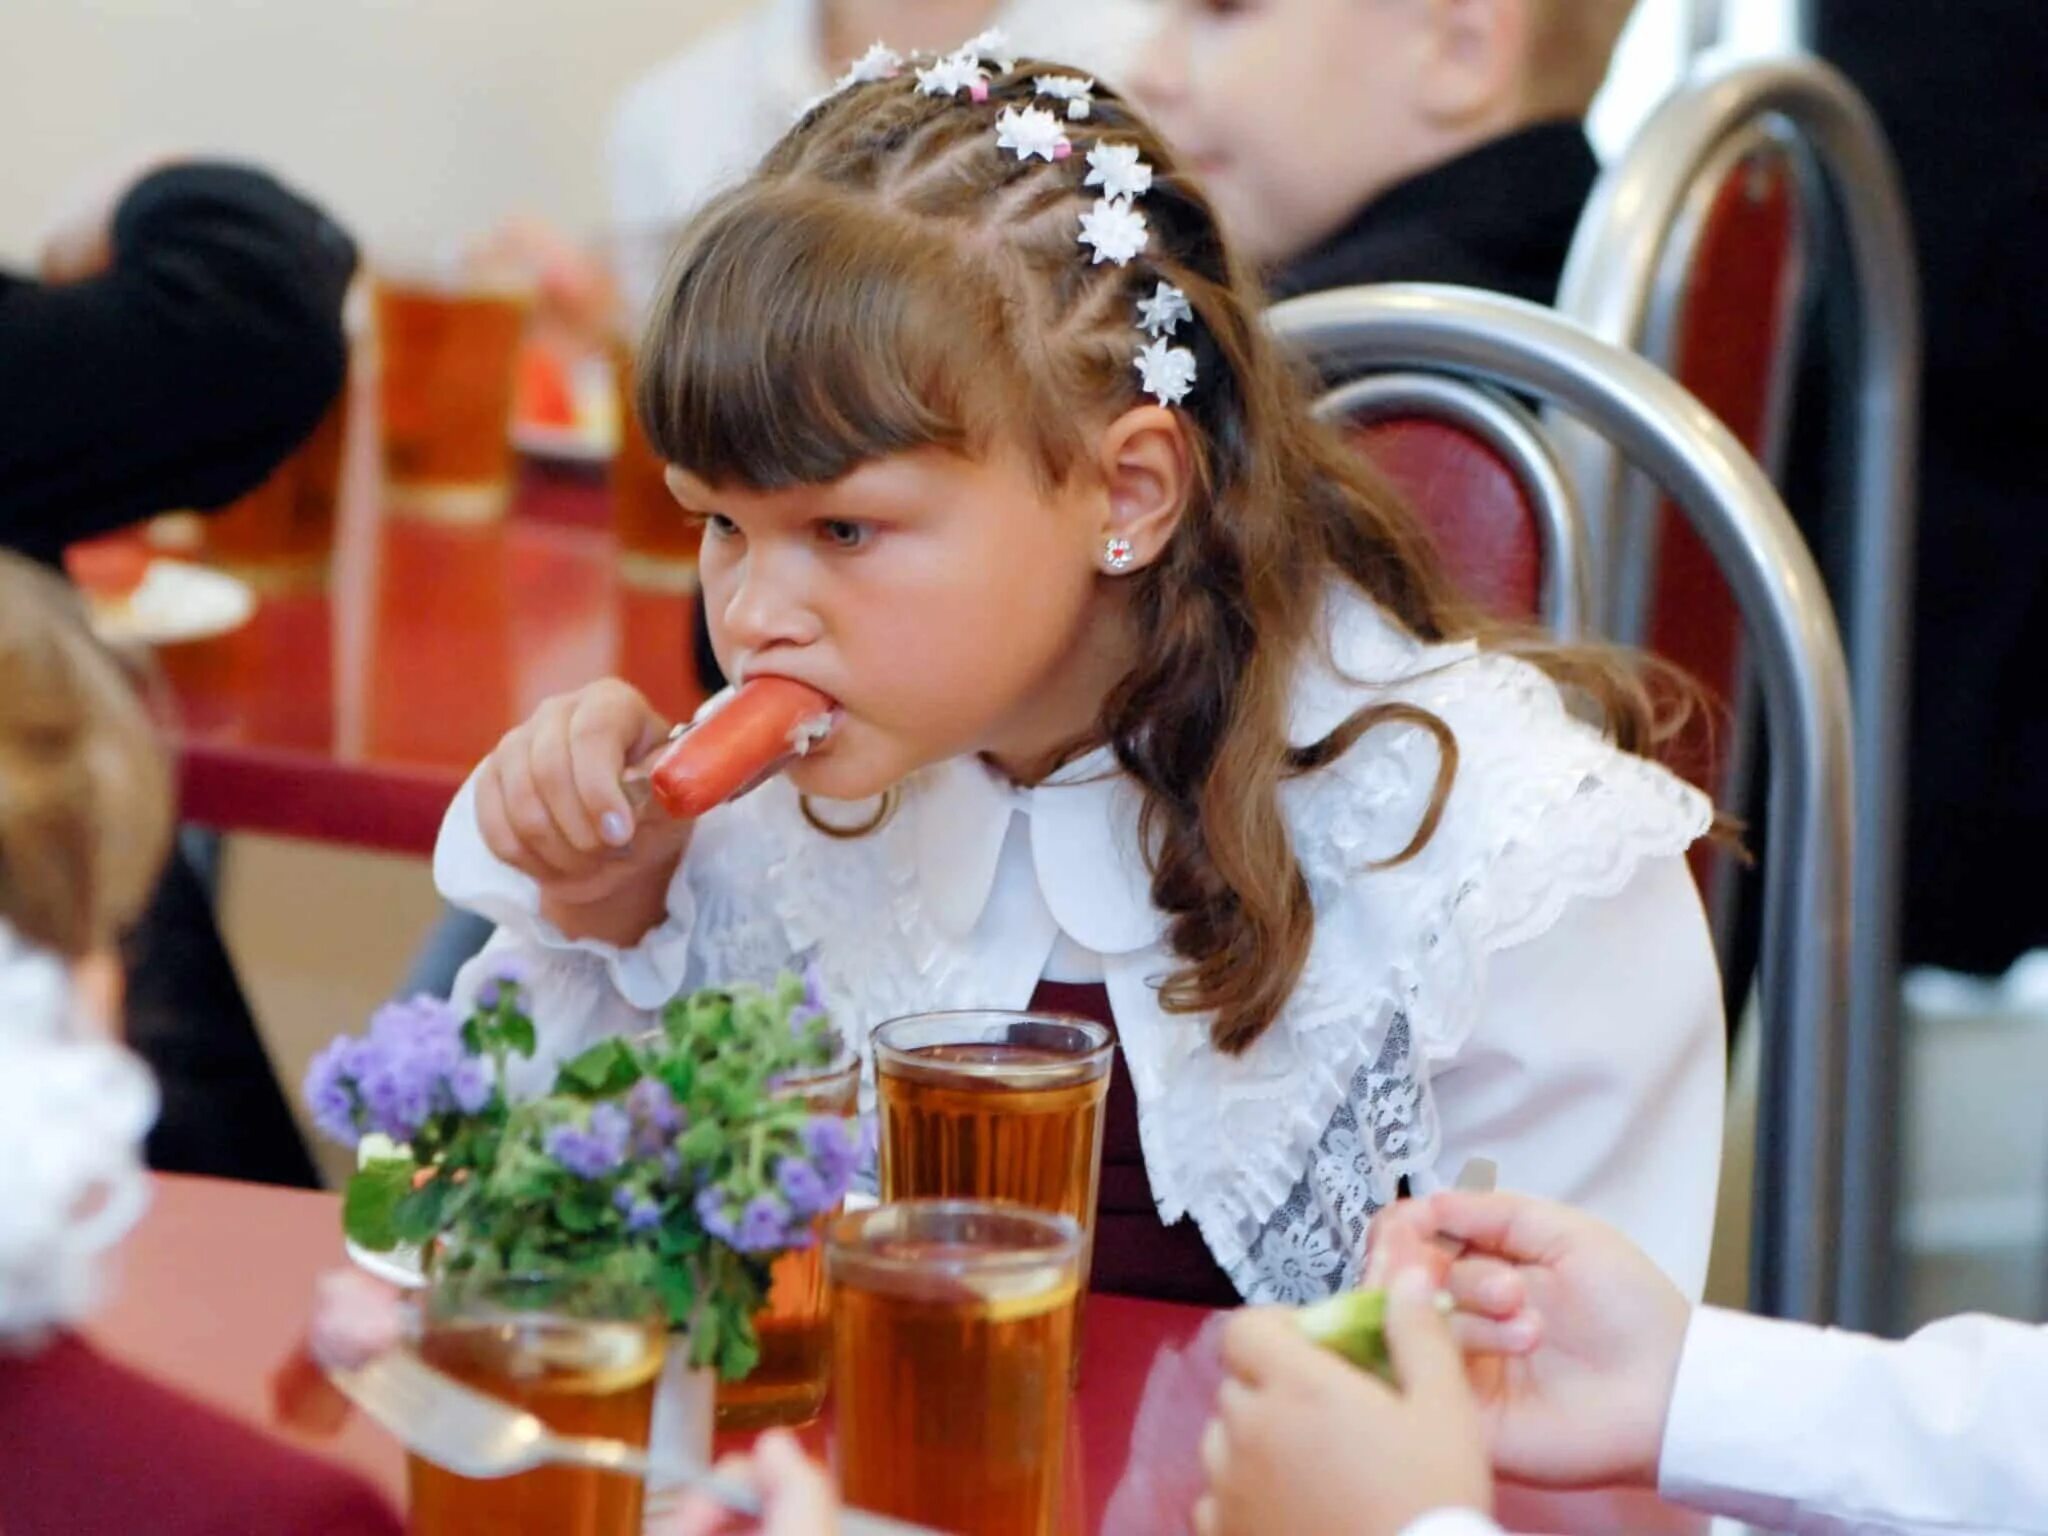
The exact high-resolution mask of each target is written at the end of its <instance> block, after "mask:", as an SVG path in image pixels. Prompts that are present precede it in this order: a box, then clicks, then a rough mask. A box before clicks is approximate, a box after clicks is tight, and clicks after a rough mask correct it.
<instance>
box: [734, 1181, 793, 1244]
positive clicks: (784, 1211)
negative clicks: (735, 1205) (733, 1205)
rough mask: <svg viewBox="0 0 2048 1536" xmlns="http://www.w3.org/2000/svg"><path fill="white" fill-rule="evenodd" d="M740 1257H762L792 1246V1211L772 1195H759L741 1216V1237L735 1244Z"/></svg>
mask: <svg viewBox="0 0 2048 1536" xmlns="http://www.w3.org/2000/svg"><path fill="white" fill-rule="evenodd" d="M732 1245H733V1247H735V1248H737V1249H739V1251H740V1252H741V1253H762V1252H765V1251H766V1250H768V1249H771V1248H785V1247H787V1246H788V1245H789V1207H788V1206H786V1205H784V1204H783V1203H782V1202H781V1201H780V1200H778V1199H776V1198H775V1197H774V1196H773V1195H756V1196H754V1198H753V1199H751V1200H749V1201H748V1202H747V1208H746V1209H745V1210H744V1211H742V1212H741V1213H740V1230H739V1235H738V1236H737V1237H735V1238H734V1239H733V1240H732Z"/></svg>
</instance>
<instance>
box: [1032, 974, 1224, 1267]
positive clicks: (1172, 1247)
mask: <svg viewBox="0 0 2048 1536" xmlns="http://www.w3.org/2000/svg"><path fill="white" fill-rule="evenodd" d="M1031 1006H1032V1009H1033V1010H1034V1011H1037V1012H1044V1013H1068V1014H1074V1015H1077V1016H1078V1017H1080V1018H1084V1019H1093V1020H1094V1021H1095V1022H1096V1023H1098V1024H1100V1025H1102V1026H1103V1027H1104V1028H1105V1029H1107V1030H1109V1032H1110V1033H1111V1034H1115V1033H1116V1020H1115V1019H1114V1018H1113V1017H1111V1015H1110V1011H1109V991H1108V989H1107V988H1105V987H1103V986H1101V985H1100V984H1095V983H1087V984H1084V983H1074V982H1063V981H1041V982H1040V983H1039V984H1038V990H1037V991H1036V992H1035V993H1033V994H1032V998H1031ZM1191 1027H1192V1026H1191ZM1118 1055H1119V1057H1121V1055H1122V1052H1121V1051H1119V1052H1118ZM1090 1283H1091V1286H1092V1288H1093V1289H1095V1290H1098V1291H1113V1292H1115V1293H1117V1294H1118V1295H1122V1296H1149V1297H1151V1298H1152V1299H1153V1300H1155V1301H1187V1302H1194V1303H1196V1304H1197V1305H1200V1306H1205V1307H1234V1306H1236V1305H1237V1302H1238V1296H1237V1288H1236V1287H1235V1286H1233V1285H1232V1284H1231V1283H1230V1279H1229V1277H1228V1276H1227V1275H1225V1274H1224V1273H1223V1271H1222V1269H1221V1268H1219V1267H1218V1265H1217V1263H1216V1260H1215V1258H1214V1257H1213V1256H1211V1254H1210V1252H1209V1248H1208V1245H1207V1244H1206V1243H1204V1242H1203V1241H1202V1234H1201V1233H1200V1232H1199V1231H1198V1230H1197V1229H1196V1227H1195V1224H1194V1222H1193V1221H1192V1220H1189V1219H1186V1218H1183V1219H1182V1220H1180V1221H1177V1222H1175V1223H1174V1224H1173V1225H1172V1226H1170V1227H1169V1226H1167V1225H1165V1224H1164V1223H1162V1222H1161V1221H1160V1219H1159V1207H1158V1206H1157V1205H1156V1204H1154V1203H1153V1199H1152V1177H1151V1175H1150V1174H1148V1173H1147V1172H1146V1171H1145V1152H1144V1148H1143V1147H1142V1146H1141V1145H1140V1144H1139V1141H1138V1095H1137V1093H1136V1091H1135V1090H1134V1089H1133V1088H1132V1087H1131V1074H1130V1073H1129V1072H1128V1071H1126V1070H1125V1069H1124V1067H1123V1064H1122V1062H1121V1060H1119V1061H1118V1062H1116V1063H1114V1064H1112V1066H1111V1068H1110V1074H1109V1101H1108V1103H1107V1104H1106V1105H1105V1106H1104V1112H1103V1126H1102V1188H1101V1190H1100V1192H1099V1193H1098V1194H1097V1196H1096V1201H1095V1271H1094V1274H1093V1276H1092V1278H1091V1282H1090Z"/></svg>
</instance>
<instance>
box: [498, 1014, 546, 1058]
mask: <svg viewBox="0 0 2048 1536" xmlns="http://www.w3.org/2000/svg"><path fill="white" fill-rule="evenodd" d="M500 1032H501V1034H502V1036H503V1038H504V1041H505V1044H506V1046H507V1047H508V1048H509V1049H511V1050H514V1051H517V1052H518V1053H519V1054H520V1055H521V1056H529V1057H530V1056H532V1055H533V1052H534V1047H535V1045H536V1044H538V1041H537V1039H536V1037H535V1035H534V1031H533V1020H531V1019H529V1018H528V1017H527V1016H526V1015H525V1014H523V1013H508V1014H506V1015H505V1022H504V1023H503V1024H502V1025H501V1026H500Z"/></svg>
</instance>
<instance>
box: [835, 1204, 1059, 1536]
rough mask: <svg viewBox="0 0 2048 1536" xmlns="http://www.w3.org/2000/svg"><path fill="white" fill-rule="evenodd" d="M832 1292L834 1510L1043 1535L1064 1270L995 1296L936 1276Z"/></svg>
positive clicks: (1000, 1533) (1055, 1471) (1051, 1484)
mask: <svg viewBox="0 0 2048 1536" xmlns="http://www.w3.org/2000/svg"><path fill="white" fill-rule="evenodd" d="M921 1248H922V1249H923V1250H925V1251H924V1252H920V1251H919V1250H920V1249H921ZM961 1251H962V1250H961V1249H960V1248H958V1247H957V1246H954V1247H950V1248H942V1247H940V1246H939V1245H936V1244H928V1245H919V1244H912V1243H904V1244H900V1245H898V1252H897V1253H894V1254H892V1257H895V1256H900V1257H903V1258H912V1259H915V1258H923V1257H927V1256H928V1257H930V1258H932V1259H934V1260H935V1261H937V1262H945V1261H946V1260H947V1259H949V1258H951V1257H953V1256H956V1255H958V1254H959V1253H960V1252H961ZM1012 1285H1014V1281H1011V1282H1010V1284H1009V1285H1006V1289H1010V1287H1011V1286H1012ZM833 1289H834V1295H833V1307H834V1311H835V1317H834V1328H833V1341H834V1342H833V1354H834V1359H833V1376H834V1381H835V1383H836V1386H835V1391H836V1393H837V1397H836V1407H835V1408H834V1410H833V1412H834V1420H835V1426H836V1427H835V1437H836V1440H835V1443H836V1456H837V1460H838V1466H839V1476H840V1486H841V1488H842V1490H843V1492H844V1494H845V1497H846V1501H847V1503H849V1504H851V1505H856V1506H858V1507H860V1508H863V1509H870V1510H874V1511H876V1512H878V1513H881V1514H887V1515H894V1516H896V1517H898V1518H899V1519H904V1520H913V1521H917V1522H919V1523H921V1524H924V1525H929V1526H933V1527H936V1528H938V1529H940V1530H946V1531H958V1532H962V1533H965V1536H1047V1533H1050V1532H1051V1531H1053V1530H1054V1529H1056V1527H1057V1525H1058V1521H1059V1512H1060V1500H1061V1493H1062V1482H1061V1468H1062V1463H1063V1459H1064V1453H1065V1447H1066V1440H1067V1404H1068V1389H1067V1362H1068V1360H1069V1358H1070V1357H1071V1355H1072V1353H1073V1344H1074V1315H1075V1307H1074V1303H1075V1299H1076V1294H1077V1293H1076V1289H1075V1286H1074V1282H1073V1278H1072V1272H1071V1269H1068V1270H1065V1271H1064V1272H1063V1271H1062V1269H1061V1268H1060V1267H1059V1266H1057V1265H1048V1266H1047V1272H1046V1276H1045V1278H1044V1280H1043V1282H1042V1283H1040V1284H1038V1285H1037V1286H1034V1287H1030V1288H1027V1289H1025V1290H1024V1291H1023V1293H1022V1294H1019V1293H1018V1291H1017V1290H1015V1289H1010V1294H1007V1295H1001V1296H989V1295H984V1294H980V1293H979V1292H977V1291H976V1290H975V1289H973V1288H972V1282H971V1281H963V1280H961V1279H957V1278H955V1279H948V1278H945V1277H941V1276H923V1277H914V1278H910V1279H908V1280H907V1282H906V1283H905V1284H904V1285H903V1286H902V1287H900V1288H892V1289H889V1290H881V1289H866V1288H862V1287H859V1286H853V1285H839V1286H835V1287H834V1288H833Z"/></svg>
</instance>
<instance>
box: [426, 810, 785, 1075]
mask: <svg viewBox="0 0 2048 1536" xmlns="http://www.w3.org/2000/svg"><path fill="white" fill-rule="evenodd" d="M475 782H476V781H475V779H474V777H472V778H471V780H470V781H469V782H468V783H466V784H464V785H463V787H462V790H461V792H460V793H458V794H457V795H456V797H455V800H454V802H453V803H452V804H451V805H450V806H449V808H448V815H447V817H446V819H444V820H443V822H442V823H441V834H440V837H439V839H438V840H437V842H436V843H435V847H434V884H435V886H436V888H437V889H438V890H439V891H440V893H441V895H442V896H443V897H444V898H446V899H447V900H448V901H450V902H452V903H453V904H454V905H456V906H458V907H463V908H466V909H467V910H469V911H471V912H475V913H477V914H478V915H479V916H482V917H487V918H489V919H490V920H491V921H492V922H494V923H496V924H497V925H498V931H497V933H495V934H494V935H493V936H492V938H491V941H490V943H489V944H487V945H486V946H485V948H484V950H483V952H482V953H481V954H479V955H478V956H477V957H476V958H475V959H474V960H472V961H470V963H469V964H468V965H466V966H464V967H463V970H462V973H461V974H460V976H458V977H457V980H456V988H455V1000H456V1002H457V1004H458V1005H465V1004H467V1003H468V1002H469V1001H470V1000H471V999H473V998H474V997H475V995H476V989H477V988H478V987H479V986H480V985H482V983H483V982H484V980H485V979H487V978H488V977H490V976H493V975H496V974H499V973H501V972H504V971H507V970H510V971H513V972H515V973H516V974H518V975H519V976H520V977H521V978H522V979H523V981H524V982H525V984H526V986H527V988H528V990H529V993H530V996H531V1001H532V1004H533V1013H534V1018H535V1021H536V1027H537V1028H538V1030H539V1031H540V1036H541V1038H540V1044H539V1049H538V1050H537V1051H536V1052H535V1056H534V1059H533V1061H532V1062H530V1063H527V1064H525V1066H524V1068H523V1069H522V1070H520V1071H517V1072H515V1074H514V1086H515V1087H519V1088H525V1087H527V1086H528V1085H529V1084H531V1085H532V1086H534V1087H536V1088H538V1087H544V1086H545V1085H546V1083H547V1082H548V1081H549V1080H551V1078H552V1074H553V1071H554V1066H555V1064H556V1063H557V1062H559V1061H561V1060H563V1059H565V1058H567V1057H568V1056H571V1055H574V1054H575V1053H576V1052H577V1051H579V1050H581V1049H582V1048H583V1047H584V1046H586V1045H589V1044H591V1043H593V1042H595V1041H597V1040H600V1039H603V1038H605V1037H607V1036H610V1035H619V1034H630V1033H634V1032H636V1031H639V1030H642V1029H647V1028H651V1027H652V1026H653V1023H654V1016H655V1014H656V1013H657V1012H658V1011H659V1010H660V1008H661V1007H662V1005H663V1004H665V1003H667V1002H668V1001H669V1000H670V999H671V998H673V997H676V996H677V995H679V994H681V993H683V992H685V991H690V990H694V989H695V988H698V987H704V986H714V985H720V984H724V983H729V982H735V981H755V982H767V981H770V980H772V979H773V978H774V976H775V974H776V973H777V972H778V971H780V970H781V969H783V968H784V967H785V966H787V965H788V964H789V963H790V961H791V959H792V950H791V945H790V944H789V942H788V936H787V934H786V932H785V929H784V925H783V923H782V921H781V919H780V917H779V916H778V915H777V913H776V911H775V907H774V904H773V901H772V892H771V890H770V882H769V880H768V878H767V876H766V873H765V871H766V870H767V869H768V867H769V865H770V863H771V860H770V859H769V858H768V857H767V856H766V853H765V850H767V849H769V848H772V847H775V846H778V845H779V842H778V839H779V833H778V831H777V829H776V828H775V827H774V825H773V823H774V820H775V818H776V816H777V814H778V805H777V802H778V801H779V800H780V799H782V798H784V796H783V795H782V794H780V793H778V792H777V791H778V786H770V787H769V788H768V789H764V790H762V791H760V792H758V793H757V794H755V795H753V796H750V797H749V798H748V799H746V800H742V801H739V802H737V803H735V804H733V805H729V806H723V807H721V808H720V809H718V810H716V811H714V812H712V813H711V814H710V815H709V816H706V817H705V818H704V819H703V820H702V821H700V822H699V823H698V824H697V827H696V830H695V832H694V833H693V834H692V836H691V840H690V848H689V851H688V853H687V854H686V855H685V856H684V858H683V860H682V862H681V864H680V865H679V866H678V867H677V869H676V873H675V876H674V878H673V879H671V880H670V882H669V888H668V896H667V901H666V911H665V915H664V916H663V918H662V920H661V921H660V922H659V923H658V924H656V925H655V926H654V927H653V928H651V929H649V930H648V931H647V932H646V933H645V934H644V935H642V936H641V938H640V939H639V941H638V942H637V943H634V944H629V945H619V944H609V943H605V942H603V941H601V940H597V939H584V938H571V937H569V936H568V935H566V934H564V933H563V932H562V931H561V930H560V929H559V928H558V927H556V926H555V925H554V924H553V923H551V922H549V921H548V920H547V919H546V918H544V917H542V916H541V914H540V889H539V886H538V885H537V884H536V883H535V882H534V880H533V879H532V878H531V877H530V876H527V875H524V874H521V873H520V872H519V871H518V870H515V869H513V868H511V867H510V866H509V865H507V864H505V863H503V862H501V861H500V860H499V859H498V858H497V857H495V856H494V855H493V854H492V853H491V852H490V850H489V849H488V848H486V847H485V846H484V841H483V833H482V831H481V830H480V829H479V828H478V826H477V819H476V793H475Z"/></svg>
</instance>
